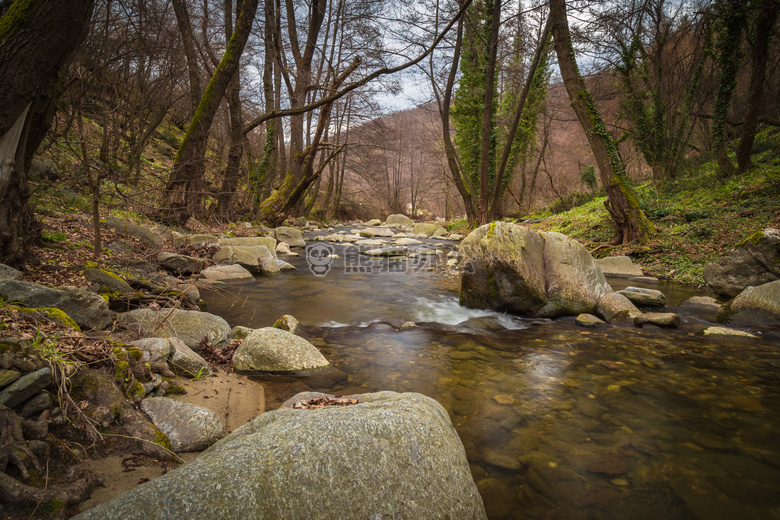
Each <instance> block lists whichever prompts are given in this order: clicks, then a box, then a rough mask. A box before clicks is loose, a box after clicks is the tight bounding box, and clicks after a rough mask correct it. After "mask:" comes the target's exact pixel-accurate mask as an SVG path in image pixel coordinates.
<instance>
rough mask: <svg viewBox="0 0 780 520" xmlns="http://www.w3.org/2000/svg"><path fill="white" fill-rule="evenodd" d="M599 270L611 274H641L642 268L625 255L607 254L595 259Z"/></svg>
mask: <svg viewBox="0 0 780 520" xmlns="http://www.w3.org/2000/svg"><path fill="white" fill-rule="evenodd" d="M596 263H597V264H599V267H600V268H601V272H602V273H604V274H605V275H611V276H642V268H641V267H639V266H638V265H636V264H635V263H634V262H632V261H631V258H629V257H627V256H608V257H606V258H600V259H598V260H596Z"/></svg>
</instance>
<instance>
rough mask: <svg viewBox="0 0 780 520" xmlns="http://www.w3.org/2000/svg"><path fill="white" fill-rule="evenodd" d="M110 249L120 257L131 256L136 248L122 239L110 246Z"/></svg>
mask: <svg viewBox="0 0 780 520" xmlns="http://www.w3.org/2000/svg"><path fill="white" fill-rule="evenodd" d="M108 249H109V250H110V251H113V252H114V253H117V254H120V255H129V254H130V253H132V252H133V249H134V248H133V244H131V243H130V242H128V241H127V240H122V239H121V238H120V239H118V240H114V241H113V242H111V243H110V244H108Z"/></svg>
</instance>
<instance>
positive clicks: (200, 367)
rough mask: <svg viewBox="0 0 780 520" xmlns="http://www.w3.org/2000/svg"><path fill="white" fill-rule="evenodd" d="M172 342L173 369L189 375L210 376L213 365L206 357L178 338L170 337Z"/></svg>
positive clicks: (169, 339)
mask: <svg viewBox="0 0 780 520" xmlns="http://www.w3.org/2000/svg"><path fill="white" fill-rule="evenodd" d="M168 341H169V342H170V344H171V365H173V371H174V372H176V373H177V374H182V375H185V376H188V377H200V376H210V375H211V367H210V366H209V364H208V363H207V362H206V360H205V359H203V358H202V357H200V356H199V355H198V354H197V353H196V352H195V351H193V350H192V349H191V348H190V347H188V346H187V345H185V344H184V342H183V341H181V340H180V339H178V338H168Z"/></svg>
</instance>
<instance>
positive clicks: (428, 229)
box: [412, 222, 441, 237]
mask: <svg viewBox="0 0 780 520" xmlns="http://www.w3.org/2000/svg"><path fill="white" fill-rule="evenodd" d="M439 228H441V226H440V225H438V224H426V223H422V222H421V223H419V224H415V225H414V227H413V228H412V233H413V234H415V235H425V236H427V237H430V236H433V234H434V233H436V231H437V230H438V229H439Z"/></svg>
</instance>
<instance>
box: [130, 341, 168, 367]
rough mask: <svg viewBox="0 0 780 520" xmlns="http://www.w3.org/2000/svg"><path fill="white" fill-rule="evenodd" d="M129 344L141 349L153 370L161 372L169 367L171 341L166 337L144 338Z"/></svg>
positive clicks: (146, 361) (145, 360)
mask: <svg viewBox="0 0 780 520" xmlns="http://www.w3.org/2000/svg"><path fill="white" fill-rule="evenodd" d="M129 344H130V345H132V346H134V347H138V348H140V349H141V351H142V352H143V354H142V355H143V360H144V362H145V363H149V366H150V367H151V369H152V371H153V372H161V371H163V370H164V369H165V368H167V367H168V358H169V357H170V355H171V342H170V341H168V340H167V339H166V338H143V339H138V340H135V341H133V342H131V343H129Z"/></svg>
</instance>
